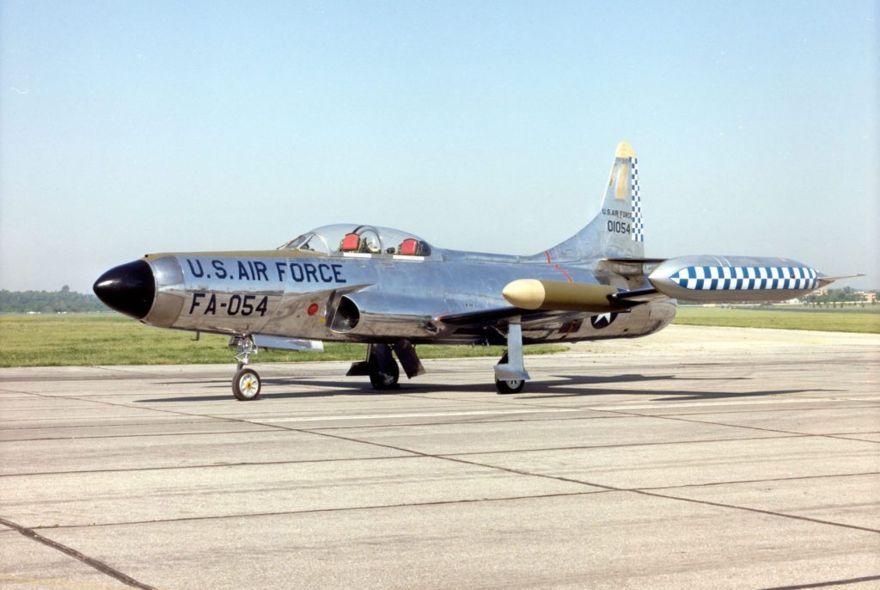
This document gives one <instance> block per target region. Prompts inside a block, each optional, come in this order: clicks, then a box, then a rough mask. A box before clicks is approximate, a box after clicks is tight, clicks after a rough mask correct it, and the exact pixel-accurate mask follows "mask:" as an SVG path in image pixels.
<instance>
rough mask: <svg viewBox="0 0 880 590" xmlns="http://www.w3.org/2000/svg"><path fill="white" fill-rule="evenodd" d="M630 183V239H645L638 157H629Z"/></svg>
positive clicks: (641, 240)
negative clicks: (631, 222)
mask: <svg viewBox="0 0 880 590" xmlns="http://www.w3.org/2000/svg"><path fill="white" fill-rule="evenodd" d="M629 168H630V184H631V185H632V215H633V226H632V239H633V240H634V241H636V242H644V241H645V223H644V222H643V221H642V198H641V197H640V196H639V159H638V158H630V167H629Z"/></svg>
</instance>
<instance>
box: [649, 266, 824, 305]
mask: <svg viewBox="0 0 880 590" xmlns="http://www.w3.org/2000/svg"><path fill="white" fill-rule="evenodd" d="M821 278H822V275H820V274H819V273H818V272H816V270H815V269H813V268H810V267H809V266H807V265H805V264H802V263H800V262H797V261H795V260H789V259H787V258H757V257H747V256H682V257H678V258H670V259H668V260H666V261H665V262H663V263H662V264H660V266H658V267H657V268H656V269H655V270H654V271H653V272H652V273H651V274H650V275H649V276H648V281H649V282H650V283H651V285H652V286H653V287H654V288H655V289H657V290H658V291H659V292H661V293H663V294H664V295H667V296H669V297H672V298H674V299H684V300H691V301H704V302H713V303H733V302H739V301H785V300H788V299H794V298H796V297H800V296H803V295H806V294H807V293H809V292H810V291H813V290H814V289H817V288H818V287H820V286H821Z"/></svg>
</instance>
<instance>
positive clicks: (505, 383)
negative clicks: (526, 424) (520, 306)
mask: <svg viewBox="0 0 880 590" xmlns="http://www.w3.org/2000/svg"><path fill="white" fill-rule="evenodd" d="M528 379H529V374H528V373H527V372H526V369H525V366H524V365H523V343H522V325H521V324H520V319H519V317H515V318H511V320H510V324H508V326H507V351H506V352H505V353H504V355H503V356H502V357H501V360H499V361H498V364H497V365H495V389H497V390H498V393H499V394H508V393H519V392H521V391H522V390H523V388H524V387H525V385H526V381H527V380H528Z"/></svg>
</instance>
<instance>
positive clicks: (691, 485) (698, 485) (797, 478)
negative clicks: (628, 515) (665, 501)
mask: <svg viewBox="0 0 880 590" xmlns="http://www.w3.org/2000/svg"><path fill="white" fill-rule="evenodd" d="M868 475H880V471H862V472H859V473H829V474H826V475H800V476H794V477H768V478H766V479H740V480H731V481H710V482H706V483H687V484H682V485H677V486H653V487H641V488H639V489H640V490H642V491H658V490H680V489H686V488H708V487H714V486H723V485H732V486H734V485H742V484H749V483H770V482H774V481H805V480H810V479H826V478H828V479H833V478H837V477H865V476H868Z"/></svg>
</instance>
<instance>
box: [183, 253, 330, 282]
mask: <svg viewBox="0 0 880 590" xmlns="http://www.w3.org/2000/svg"><path fill="white" fill-rule="evenodd" d="M186 264H187V266H188V267H189V272H190V274H191V275H192V276H193V277H194V278H197V279H201V278H206V279H211V278H214V279H220V280H232V281H235V280H238V281H267V282H269V281H272V280H277V281H280V282H282V283H284V282H287V281H293V282H294V283H345V282H347V281H346V280H345V278H344V277H343V276H342V265H341V264H330V263H324V262H321V263H319V264H313V263H311V262H274V263H270V264H266V263H265V262H263V261H262V260H236V261H235V262H227V263H224V262H223V261H222V260H218V259H216V258H215V259H212V260H209V261H207V262H206V263H205V264H204V265H203V264H202V261H201V260H199V259H198V258H195V259H193V258H187V259H186Z"/></svg>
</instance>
